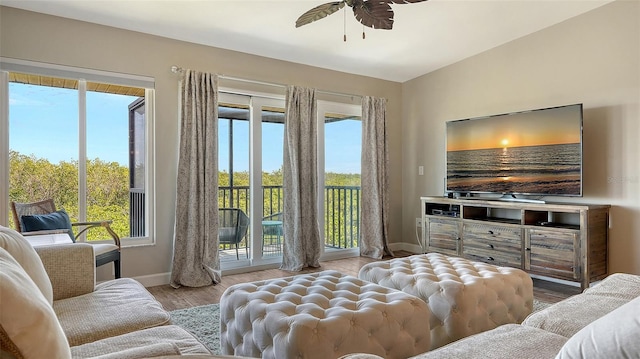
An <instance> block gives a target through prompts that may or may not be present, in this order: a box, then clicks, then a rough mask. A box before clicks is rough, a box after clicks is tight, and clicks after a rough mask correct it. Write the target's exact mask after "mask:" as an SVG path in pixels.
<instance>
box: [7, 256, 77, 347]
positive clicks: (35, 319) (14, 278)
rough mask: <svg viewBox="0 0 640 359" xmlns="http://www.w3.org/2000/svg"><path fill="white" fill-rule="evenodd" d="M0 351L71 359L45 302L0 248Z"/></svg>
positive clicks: (65, 343)
mask: <svg viewBox="0 0 640 359" xmlns="http://www.w3.org/2000/svg"><path fill="white" fill-rule="evenodd" d="M0 267H1V268H2V270H1V271H0V293H2V298H1V299H2V305H1V306H0V326H1V327H2V330H1V332H2V333H3V335H0V338H2V349H3V350H5V348H8V349H10V350H11V349H13V350H17V351H18V353H15V352H14V353H13V354H14V356H16V357H22V358H25V359H30V358H35V359H38V358H60V359H64V358H71V352H70V350H69V344H68V343H67V339H66V338H65V335H64V332H63V331H62V328H61V327H60V324H59V323H58V320H57V318H56V315H55V313H54V312H53V309H52V308H51V304H49V302H48V300H47V299H46V298H45V297H44V295H42V292H41V291H40V289H39V288H38V287H37V286H36V284H35V283H34V282H33V280H32V279H31V278H30V277H29V275H28V274H27V273H26V272H25V271H24V269H22V267H21V266H20V264H18V262H17V261H16V260H15V259H13V257H12V256H11V255H10V254H9V252H7V251H6V250H4V249H2V248H0Z"/></svg>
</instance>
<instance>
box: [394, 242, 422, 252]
mask: <svg viewBox="0 0 640 359" xmlns="http://www.w3.org/2000/svg"><path fill="white" fill-rule="evenodd" d="M389 249H391V250H392V251H405V252H410V253H414V254H419V253H422V247H420V246H419V245H417V244H411V243H390V244H389Z"/></svg>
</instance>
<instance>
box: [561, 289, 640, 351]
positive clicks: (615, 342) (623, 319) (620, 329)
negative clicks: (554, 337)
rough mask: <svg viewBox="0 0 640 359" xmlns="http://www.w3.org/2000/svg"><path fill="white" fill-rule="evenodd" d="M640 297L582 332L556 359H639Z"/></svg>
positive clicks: (577, 334)
mask: <svg viewBox="0 0 640 359" xmlns="http://www.w3.org/2000/svg"><path fill="white" fill-rule="evenodd" d="M638 313H640V297H637V298H636V299H633V300H632V301H630V302H629V303H627V304H624V305H622V306H620V307H618V308H617V309H615V310H613V311H612V312H609V314H607V315H605V316H603V317H600V318H598V319H596V320H594V321H593V322H591V324H589V325H587V326H586V327H584V328H582V329H581V330H580V331H579V332H577V333H576V334H574V335H573V336H572V337H571V338H569V340H568V341H567V342H566V343H565V344H564V346H563V347H562V349H560V353H559V354H558V356H557V357H556V359H571V358H576V359H577V358H637V357H638V353H640V340H638V333H640V316H638Z"/></svg>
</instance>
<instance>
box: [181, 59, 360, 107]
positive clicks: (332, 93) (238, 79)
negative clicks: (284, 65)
mask: <svg viewBox="0 0 640 359" xmlns="http://www.w3.org/2000/svg"><path fill="white" fill-rule="evenodd" d="M171 72H173V73H174V74H182V73H183V72H184V69H183V68H182V67H179V66H176V65H173V66H171ZM218 77H219V78H221V79H225V80H231V81H239V82H246V83H250V84H255V85H265V86H274V87H284V88H286V87H287V85H285V84H279V83H274V82H265V81H258V80H251V79H244V78H240V77H233V76H227V75H222V74H219V75H218ZM316 92H319V93H322V94H325V95H333V96H343V97H351V98H354V97H355V98H359V99H362V96H361V95H354V94H349V93H343V92H333V91H325V90H316Z"/></svg>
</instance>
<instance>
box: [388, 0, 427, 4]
mask: <svg viewBox="0 0 640 359" xmlns="http://www.w3.org/2000/svg"><path fill="white" fill-rule="evenodd" d="M425 1H427V0H385V2H387V3H389V4H413V3H417V2H425Z"/></svg>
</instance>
